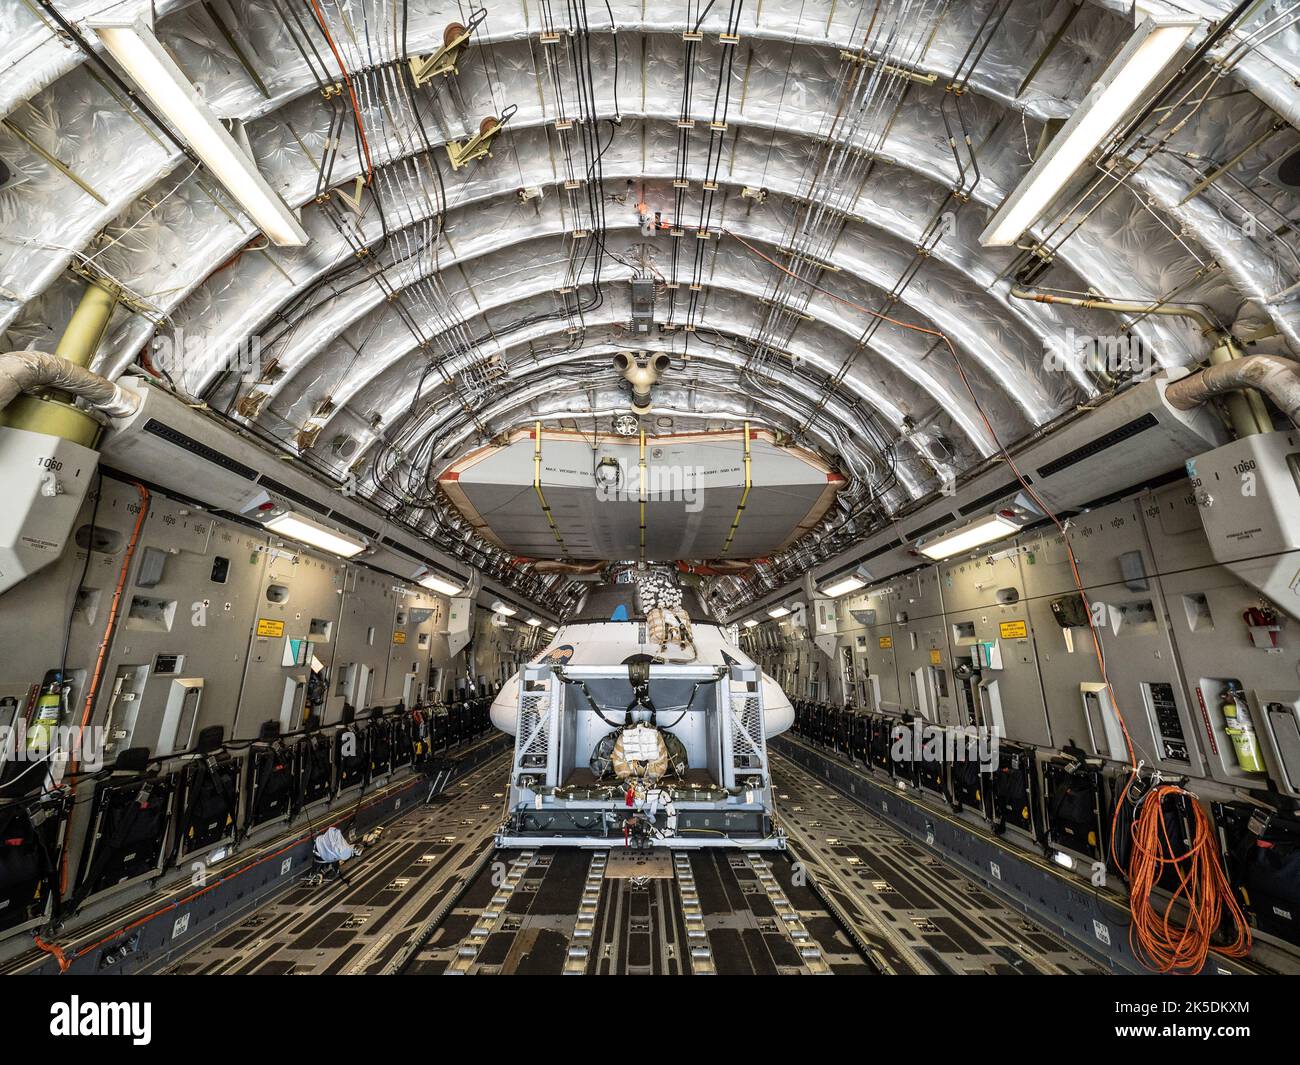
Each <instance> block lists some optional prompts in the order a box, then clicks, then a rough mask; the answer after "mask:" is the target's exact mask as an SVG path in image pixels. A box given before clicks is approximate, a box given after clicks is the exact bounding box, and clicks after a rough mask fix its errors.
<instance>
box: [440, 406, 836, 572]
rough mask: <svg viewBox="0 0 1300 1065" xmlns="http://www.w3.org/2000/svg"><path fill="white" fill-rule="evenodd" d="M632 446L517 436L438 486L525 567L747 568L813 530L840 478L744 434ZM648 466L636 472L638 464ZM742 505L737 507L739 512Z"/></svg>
mask: <svg viewBox="0 0 1300 1065" xmlns="http://www.w3.org/2000/svg"><path fill="white" fill-rule="evenodd" d="M745 437H746V433H745V431H744V430H739V431H727V432H713V433H691V434H679V435H676V436H652V437H647V438H646V440H645V444H644V451H643V449H642V444H641V442H640V441H639V440H638V439H635V438H626V437H618V436H604V435H600V436H596V437H594V438H593V437H591V436H583V435H582V434H579V433H571V432H564V431H560V430H546V429H543V430H542V431H541V437H540V440H539V438H538V436H537V433H536V430H521V431H519V432H517V433H515V434H514V435H513V436H512V437H511V438H510V439H509V441H508V442H507V443H506V444H504V445H502V446H493V447H487V448H482V449H480V450H478V451H475V452H473V453H471V454H470V455H468V456H467V457H465V458H464V459H461V460H460V461H458V462H455V463H453V464H452V465H451V466H449V467H448V468H447V469H446V470H444V471H443V472H442V474H441V475H440V476H439V479H438V481H439V484H440V485H441V486H442V488H443V490H444V491H445V492H446V493H447V495H448V497H450V499H451V500H452V501H453V502H454V503H455V504H456V506H457V507H458V508H459V509H460V511H461V513H462V514H463V515H464V516H465V517H466V518H467V519H468V520H469V521H470V522H471V523H472V524H473V525H474V527H475V528H476V529H477V530H478V531H479V532H480V533H482V534H483V535H484V536H486V537H487V538H489V539H490V540H492V541H493V542H494V543H496V544H499V545H500V546H502V547H504V548H506V549H507V550H509V551H513V552H514V553H515V554H517V555H522V556H525V557H528V558H552V559H553V558H575V559H610V560H619V559H639V558H641V557H642V543H643V539H642V531H643V530H642V523H643V517H642V515H643V510H642V508H643V506H644V558H645V559H646V560H648V561H667V560H675V559H715V558H731V559H749V558H755V557H762V556H764V555H767V554H769V553H770V552H772V551H776V550H779V549H780V548H781V547H783V546H785V545H786V544H789V543H791V542H792V541H794V540H796V539H798V538H799V537H800V536H802V535H804V533H806V532H808V531H809V530H810V529H812V528H813V527H814V526H815V525H816V524H817V522H818V521H819V520H820V519H821V517H822V516H823V515H824V514H825V513H826V511H827V509H828V508H829V507H830V505H831V504H832V502H833V501H834V498H835V495H836V493H837V492H838V491H839V490H840V488H841V487H842V486H843V483H844V478H843V477H842V476H841V475H840V474H839V473H837V472H835V471H834V470H832V469H830V468H829V467H828V466H827V465H826V464H825V463H824V462H823V461H822V460H821V459H819V458H818V457H817V456H815V455H813V454H812V453H811V452H808V451H805V450H803V449H801V448H795V447H783V446H779V445H778V444H777V443H776V440H775V438H774V437H773V436H772V434H771V433H768V432H766V431H762V430H750V431H749V439H748V441H747V440H746V439H745ZM643 457H644V464H643V461H642V460H643ZM742 504H743V506H742Z"/></svg>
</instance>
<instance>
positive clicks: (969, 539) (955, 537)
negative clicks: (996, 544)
mask: <svg viewBox="0 0 1300 1065" xmlns="http://www.w3.org/2000/svg"><path fill="white" fill-rule="evenodd" d="M1019 531H1020V526H1019V525H1017V524H1016V523H1015V522H1014V521H1011V520H1010V519H1009V518H1004V517H1003V516H1002V515H1001V514H990V515H989V516H988V517H987V518H980V519H979V520H978V521H973V522H971V523H970V524H969V525H963V526H962V527H961V528H960V529H954V530H953V531H952V532H950V533H945V534H944V535H943V536H941V537H939V539H937V540H933V541H931V542H930V543H928V544H921V545H920V547H919V548H918V550H919V551H920V552H921V554H923V555H925V556H926V557H927V558H933V559H940V558H948V557H950V556H952V555H960V554H961V553H962V552H963V551H971V550H973V549H974V548H977V547H980V546H982V545H983V544H988V543H992V542H993V541H994V540H1001V539H1002V538H1003V537H1004V536H1010V535H1011V534H1012V533H1017V532H1019Z"/></svg>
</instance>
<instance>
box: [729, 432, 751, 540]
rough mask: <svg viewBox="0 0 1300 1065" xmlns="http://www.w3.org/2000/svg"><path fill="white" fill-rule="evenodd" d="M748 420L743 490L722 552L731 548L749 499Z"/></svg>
mask: <svg viewBox="0 0 1300 1065" xmlns="http://www.w3.org/2000/svg"><path fill="white" fill-rule="evenodd" d="M749 462H750V457H749V422H746V423H745V490H744V492H742V493H741V495H740V506H738V507H737V508H736V520H735V521H733V522H732V523H731V531H730V532H729V533H727V542H726V543H725V544H723V545H722V554H724V555H725V554H726V553H727V552H728V551H730V550H731V541H732V540H734V539H735V538H736V530H737V529H738V528H739V527H740V518H741V515H742V514H744V513H745V503H746V501H747V500H748V499H749V486H750V484H751V483H752V482H751V480H750V476H749Z"/></svg>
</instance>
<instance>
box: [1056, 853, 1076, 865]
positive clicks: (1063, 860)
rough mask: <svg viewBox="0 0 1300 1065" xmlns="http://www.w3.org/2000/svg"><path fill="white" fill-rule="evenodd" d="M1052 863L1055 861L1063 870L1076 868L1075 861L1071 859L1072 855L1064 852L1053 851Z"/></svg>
mask: <svg viewBox="0 0 1300 1065" xmlns="http://www.w3.org/2000/svg"><path fill="white" fill-rule="evenodd" d="M1052 861H1054V862H1055V863H1056V864H1057V865H1059V866H1060V867H1061V868H1062V869H1073V868H1074V859H1073V858H1072V857H1070V855H1068V854H1066V853H1064V852H1063V851H1053V852H1052Z"/></svg>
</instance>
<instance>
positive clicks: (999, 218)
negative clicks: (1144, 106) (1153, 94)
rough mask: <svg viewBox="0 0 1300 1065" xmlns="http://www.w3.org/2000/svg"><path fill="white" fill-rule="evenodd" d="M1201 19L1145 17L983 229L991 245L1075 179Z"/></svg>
mask: <svg viewBox="0 0 1300 1065" xmlns="http://www.w3.org/2000/svg"><path fill="white" fill-rule="evenodd" d="M1200 23H1201V20H1200V19H1199V18H1195V17H1191V16H1187V17H1172V18H1167V17H1164V16H1161V17H1159V18H1156V17H1148V18H1146V19H1144V20H1143V21H1142V23H1141V24H1140V25H1139V26H1138V28H1137V30H1136V31H1135V32H1134V33H1133V36H1132V37H1131V38H1129V41H1128V43H1127V44H1126V45H1125V46H1124V47H1123V48H1122V49H1121V50H1120V53H1119V55H1117V56H1116V57H1115V59H1114V60H1112V62H1111V64H1110V65H1109V66H1108V67H1107V68H1106V69H1105V71H1103V72H1102V75H1101V77H1099V78H1098V79H1097V81H1096V82H1095V83H1094V85H1093V86H1092V88H1091V89H1090V90H1089V91H1088V95H1087V96H1086V97H1085V98H1084V101H1083V103H1082V104H1080V105H1079V108H1078V109H1077V110H1076V111H1075V112H1074V114H1073V115H1072V116H1071V117H1070V120H1069V121H1068V122H1066V124H1065V125H1064V126H1063V127H1061V131H1060V132H1059V133H1058V134H1057V135H1056V136H1055V137H1054V138H1052V142H1051V143H1050V144H1049V145H1048V146H1047V148H1046V149H1045V150H1044V151H1043V153H1042V154H1041V155H1040V156H1039V157H1038V159H1037V160H1035V162H1034V165H1033V166H1032V167H1030V170H1029V173H1028V174H1026V175H1025V177H1024V179H1023V180H1022V181H1021V182H1020V184H1019V185H1017V186H1016V187H1015V189H1014V190H1013V191H1012V193H1011V195H1010V196H1008V197H1007V198H1006V200H1005V201H1004V202H1003V204H1002V206H1001V207H999V208H998V210H997V212H996V213H995V214H994V215H993V218H992V219H991V220H990V222H989V224H988V227H987V228H986V229H985V230H984V232H983V233H982V234H980V243H981V244H983V245H984V246H985V247H1005V246H1007V245H1011V244H1014V243H1015V242H1016V241H1017V240H1019V239H1020V236H1021V235H1022V234H1023V233H1024V232H1025V231H1026V230H1027V229H1029V228H1030V226H1032V225H1033V224H1034V223H1035V222H1036V221H1037V220H1038V219H1039V217H1041V216H1042V214H1043V213H1044V212H1045V211H1046V210H1047V209H1048V208H1049V207H1050V206H1051V205H1052V201H1053V200H1055V199H1056V197H1057V195H1059V194H1060V192H1061V191H1062V190H1063V189H1064V188H1065V187H1066V186H1067V185H1068V184H1069V183H1070V181H1071V180H1072V179H1073V178H1074V175H1075V174H1076V173H1078V171H1079V168H1080V167H1081V166H1083V164H1084V163H1085V162H1087V160H1088V156H1090V155H1091V154H1092V153H1093V152H1094V151H1095V150H1096V149H1097V148H1098V147H1100V146H1101V145H1102V144H1103V143H1104V142H1105V141H1106V138H1107V137H1109V136H1110V135H1111V134H1112V133H1113V132H1114V131H1115V128H1116V127H1117V126H1118V125H1119V124H1120V122H1121V121H1122V120H1123V118H1124V116H1125V115H1126V114H1128V112H1129V110H1130V109H1131V108H1132V107H1133V105H1134V104H1135V103H1137V101H1138V100H1139V99H1141V98H1142V95H1143V94H1144V93H1145V92H1146V91H1147V89H1149V88H1150V87H1151V85H1152V83H1153V82H1154V81H1155V80H1156V78H1158V77H1159V76H1160V72H1161V71H1162V70H1164V69H1165V67H1166V66H1167V65H1168V63H1169V61H1170V60H1171V59H1173V57H1174V56H1176V55H1177V54H1178V52H1179V50H1180V49H1181V48H1182V47H1183V45H1184V44H1186V43H1187V39H1188V38H1189V37H1191V35H1192V33H1193V32H1194V31H1195V30H1196V28H1197V26H1199V25H1200Z"/></svg>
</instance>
